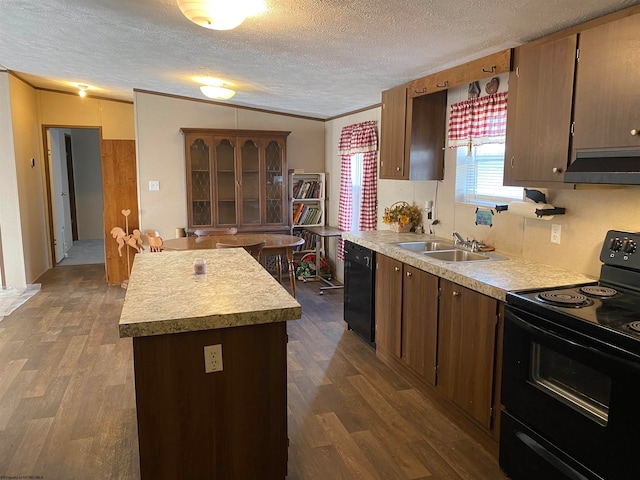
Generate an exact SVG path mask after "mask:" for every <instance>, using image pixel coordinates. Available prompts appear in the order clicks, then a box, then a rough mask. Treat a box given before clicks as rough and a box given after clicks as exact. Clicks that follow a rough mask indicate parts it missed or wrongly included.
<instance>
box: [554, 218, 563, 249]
mask: <svg viewBox="0 0 640 480" xmlns="http://www.w3.org/2000/svg"><path fill="white" fill-rule="evenodd" d="M561 231H562V226H561V225H558V224H556V223H554V224H553V225H551V243H557V244H558V245H560V233H561Z"/></svg>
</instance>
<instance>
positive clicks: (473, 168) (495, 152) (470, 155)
mask: <svg viewBox="0 0 640 480" xmlns="http://www.w3.org/2000/svg"><path fill="white" fill-rule="evenodd" d="M503 173H504V143H492V144H485V145H478V146H475V147H471V150H469V147H458V148H457V149H456V201H458V202H465V203H475V204H480V205H495V204H497V203H508V202H510V201H512V200H521V199H522V188H520V187H505V186H503V185H502V181H503Z"/></svg>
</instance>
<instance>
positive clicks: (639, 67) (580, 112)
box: [572, 14, 640, 159]
mask: <svg viewBox="0 0 640 480" xmlns="http://www.w3.org/2000/svg"><path fill="white" fill-rule="evenodd" d="M639 42H640V14H635V15H632V16H628V17H624V18H621V19H618V20H614V21H612V22H608V23H605V24H603V25H600V26H597V27H594V28H591V29H588V30H585V31H583V32H581V33H580V54H579V59H578V66H577V74H576V89H575V107H574V111H575V128H574V132H575V133H574V138H573V152H572V159H575V154H576V151H579V150H599V149H603V148H606V149H616V148H621V149H628V148H634V149H638V148H640V134H637V133H636V134H635V135H634V134H632V130H634V129H635V130H638V131H640V88H638V84H637V83H636V82H637V81H638V78H640V51H638V48H637V45H638V44H639Z"/></svg>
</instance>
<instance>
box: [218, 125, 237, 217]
mask: <svg viewBox="0 0 640 480" xmlns="http://www.w3.org/2000/svg"><path fill="white" fill-rule="evenodd" d="M214 143H215V174H216V188H215V201H216V208H217V213H218V215H217V219H218V221H217V223H218V225H236V224H237V217H236V168H235V157H236V156H235V145H234V144H233V143H232V141H231V140H230V139H228V138H219V137H217V138H215V139H214Z"/></svg>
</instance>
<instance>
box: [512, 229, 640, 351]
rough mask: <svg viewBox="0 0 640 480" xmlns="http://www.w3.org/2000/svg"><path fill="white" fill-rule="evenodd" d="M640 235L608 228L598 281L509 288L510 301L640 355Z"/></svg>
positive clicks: (601, 255)
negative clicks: (552, 286)
mask: <svg viewBox="0 0 640 480" xmlns="http://www.w3.org/2000/svg"><path fill="white" fill-rule="evenodd" d="M638 245H640V233H628V232H620V231H615V230H611V231H609V232H607V236H606V239H605V241H604V244H603V247H602V251H601V252H600V261H602V262H603V265H602V269H601V271H600V279H599V280H598V281H597V282H593V283H587V284H581V285H574V286H567V287H561V288H550V289H544V290H541V289H536V290H526V291H520V292H509V293H508V294H507V303H508V304H511V305H514V306H518V307H520V308H524V309H527V310H528V311H531V312H533V313H537V314H538V315H542V316H544V317H545V318H546V319H548V320H549V321H552V322H556V323H558V324H560V325H564V326H565V327H567V328H570V329H575V330H578V331H581V332H583V333H584V334H586V335H590V336H593V337H595V338H598V339H600V340H602V341H603V342H606V343H609V344H611V345H612V346H619V347H621V348H624V349H625V350H629V351H630V352H631V353H635V354H637V355H640V249H638Z"/></svg>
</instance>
